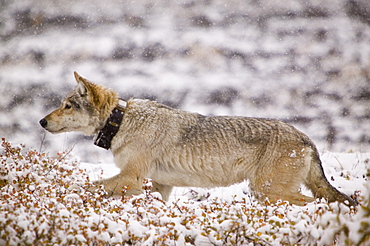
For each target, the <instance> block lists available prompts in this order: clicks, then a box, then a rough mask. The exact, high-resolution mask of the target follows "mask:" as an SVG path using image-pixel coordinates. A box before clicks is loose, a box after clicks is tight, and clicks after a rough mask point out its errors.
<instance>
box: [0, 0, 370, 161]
mask: <svg viewBox="0 0 370 246" xmlns="http://www.w3.org/2000/svg"><path fill="white" fill-rule="evenodd" d="M73 71H77V72H78V73H80V74H81V75H82V76H84V77H86V78H87V79H89V80H91V81H94V82H97V83H100V84H103V85H105V86H108V87H110V88H112V89H115V90H117V91H118V92H119V93H120V95H121V97H123V98H126V99H128V98H130V97H137V98H149V99H154V100H157V101H159V102H162V103H164V104H167V105H169V106H173V107H177V108H181V109H184V110H190V111H195V112H199V113H202V114H209V115H226V114H228V115H243V116H256V117H269V118H278V119H281V120H284V121H286V122H289V123H291V124H293V125H294V126H296V127H297V128H298V129H300V130H301V131H303V132H305V133H306V134H307V135H308V136H309V137H310V138H312V139H313V140H314V142H315V143H316V144H317V146H318V148H319V150H320V151H325V150H330V151H337V152H344V151H362V152H370V134H369V132H370V3H369V2H368V1H367V0H351V1H349V0H326V1H321V0H286V1H276V0H215V1H211V0H183V1H173V0H172V1H171V0H156V1H155V0H142V1H125V0H111V1H101V0H78V1H77V0H72V1H64V0H53V1H51V0H23V1H16V0H13V1H11V0H0V137H6V138H7V139H8V140H10V141H11V142H13V143H25V144H26V145H27V147H31V148H35V149H37V150H41V151H49V152H55V151H57V150H59V151H60V150H67V151H68V150H70V149H71V148H73V151H74V152H75V153H76V154H77V155H79V156H80V157H81V159H83V160H84V161H89V162H93V163H94V162H95V163H96V162H104V161H107V160H108V161H110V159H109V158H111V157H110V154H109V152H107V151H105V150H103V149H100V148H98V147H96V146H94V145H93V143H92V137H86V136H83V135H82V134H70V133H67V134H60V135H51V134H49V133H45V131H44V130H43V129H42V128H41V127H40V126H39V125H38V121H39V120H40V119H41V118H42V117H43V116H44V115H46V114H47V113H49V112H50V111H51V110H53V109H54V108H56V107H57V106H58V105H59V103H60V100H61V99H62V98H63V97H64V96H65V95H66V94H67V93H68V91H70V90H72V89H73V87H74V86H75V81H74V77H73Z"/></svg>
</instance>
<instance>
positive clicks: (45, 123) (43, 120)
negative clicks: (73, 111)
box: [39, 119, 48, 128]
mask: <svg viewBox="0 0 370 246" xmlns="http://www.w3.org/2000/svg"><path fill="white" fill-rule="evenodd" d="M39 123H40V125H41V126H42V127H43V128H45V127H46V126H47V125H48V121H47V120H45V119H41V120H40V121H39Z"/></svg>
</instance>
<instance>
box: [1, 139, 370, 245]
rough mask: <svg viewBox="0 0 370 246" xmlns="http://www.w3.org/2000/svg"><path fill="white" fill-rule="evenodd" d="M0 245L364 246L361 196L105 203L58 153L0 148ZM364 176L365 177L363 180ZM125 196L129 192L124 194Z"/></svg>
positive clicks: (368, 216)
mask: <svg viewBox="0 0 370 246" xmlns="http://www.w3.org/2000/svg"><path fill="white" fill-rule="evenodd" d="M2 148H3V150H2V151H0V245H297V244H299V245H368V244H369V243H370V209H369V200H370V199H369V194H370V193H369V190H370V184H369V183H367V186H368V187H367V192H366V194H362V195H361V196H360V203H361V205H360V206H358V207H357V208H356V209H350V208H348V207H347V206H345V205H343V204H337V203H332V204H327V203H325V202H318V203H311V204H308V205H307V206H303V207H298V206H292V205H289V204H287V203H285V202H280V203H278V204H268V203H267V202H266V203H265V204H261V203H257V202H253V201H252V202H251V201H249V199H248V201H247V200H242V201H237V200H235V201H231V202H226V201H222V200H220V199H212V200H209V199H204V200H203V201H199V202H198V201H193V200H185V201H184V200H180V199H179V200H176V201H173V202H168V203H165V202H163V201H162V200H161V199H160V198H159V197H158V196H157V195H156V193H151V192H150V191H149V189H150V181H145V182H144V184H143V187H144V189H145V193H144V194H143V195H140V196H135V197H125V196H124V190H123V193H122V194H123V197H122V198H113V197H106V192H105V191H104V189H103V188H101V189H100V190H99V192H97V193H96V194H92V193H89V192H85V190H84V189H71V187H72V186H74V185H75V184H78V185H79V186H81V187H84V188H87V187H89V186H90V185H91V182H90V180H89V178H88V176H87V174H86V172H85V171H84V170H81V169H79V168H78V162H76V161H74V160H73V159H72V158H70V157H69V156H68V154H66V153H59V154H58V155H57V156H56V157H50V156H48V155H47V154H45V153H40V152H37V151H33V150H28V151H25V150H24V146H12V144H10V143H9V142H7V141H6V140H5V139H3V140H2ZM368 175H369V174H368ZM126 188H129V187H126Z"/></svg>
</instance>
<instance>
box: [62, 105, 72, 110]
mask: <svg viewBox="0 0 370 246" xmlns="http://www.w3.org/2000/svg"><path fill="white" fill-rule="evenodd" d="M71 107H72V106H71V105H70V104H66V106H65V107H64V108H65V109H70V108H71Z"/></svg>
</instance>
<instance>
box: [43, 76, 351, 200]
mask: <svg viewBox="0 0 370 246" xmlns="http://www.w3.org/2000/svg"><path fill="white" fill-rule="evenodd" d="M74 76H75V79H76V81H77V86H76V87H75V89H74V90H73V91H72V92H70V93H69V94H68V95H67V97H66V98H65V100H64V101H63V102H62V103H61V105H60V107H59V108H57V109H56V110H55V111H53V112H51V113H50V114H49V115H47V116H45V118H43V119H41V120H40V124H41V126H42V127H43V128H45V129H46V130H47V131H49V132H51V133H54V134H57V133H62V132H70V131H79V132H82V133H84V134H86V135H94V134H98V137H97V139H96V140H95V143H96V144H97V145H98V146H101V147H104V148H106V149H110V150H111V151H112V153H113V155H114V161H115V164H116V165H117V167H119V169H120V170H121V171H120V173H119V174H117V175H116V176H113V177H111V178H108V179H103V180H98V181H95V182H94V185H95V186H100V185H104V188H105V189H106V191H107V192H109V194H112V195H121V191H122V187H124V186H128V187H130V189H129V190H128V191H127V193H126V194H127V195H137V194H140V193H141V192H143V190H142V182H143V179H145V178H150V179H152V184H153V188H152V190H153V191H157V192H159V193H160V194H161V195H162V198H163V200H167V199H168V198H169V195H170V193H171V191H172V188H173V187H174V186H183V187H204V188H210V187H220V186H229V185H232V184H235V183H240V182H243V181H245V180H249V185H250V188H251V191H252V192H253V194H254V195H255V197H256V198H257V199H258V200H260V201H265V199H269V201H271V202H276V201H278V200H279V199H281V200H284V201H288V202H289V203H291V204H297V205H304V204H306V203H307V202H312V201H314V200H315V198H325V199H327V200H328V201H329V202H334V201H339V202H343V203H346V204H347V205H350V206H355V205H357V202H356V201H355V200H354V199H352V198H351V197H349V196H347V195H345V194H343V193H342V192H340V191H338V190H337V189H336V188H334V187H333V186H332V185H331V184H330V183H329V182H328V180H327V179H326V177H325V174H324V172H323V168H322V165H321V161H320V157H319V153H318V151H317V149H316V147H315V145H314V143H313V142H312V141H311V140H310V139H309V138H308V137H307V136H306V135H305V134H303V133H302V132H300V131H298V130H297V129H295V128H294V127H293V126H291V125H289V124H287V123H284V122H282V121H279V120H275V119H264V118H251V117H236V116H204V115H201V114H198V113H192V112H187V111H183V110H179V109H175V108H171V107H168V106H166V105H163V104H160V103H158V102H155V101H150V100H142V99H133V98H131V99H129V100H127V101H124V100H122V99H120V98H119V97H118V94H117V93H116V92H115V91H113V90H111V89H108V88H106V87H104V86H101V85H98V84H95V83H92V82H90V81H88V80H87V79H85V78H83V77H81V76H80V75H79V74H77V73H76V72H75V73H74ZM301 185H304V186H306V187H307V188H308V189H309V190H311V192H312V194H313V197H309V196H305V195H302V194H301V193H300V187H301ZM95 188H96V187H91V188H90V190H91V191H93V190H94V189H95Z"/></svg>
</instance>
